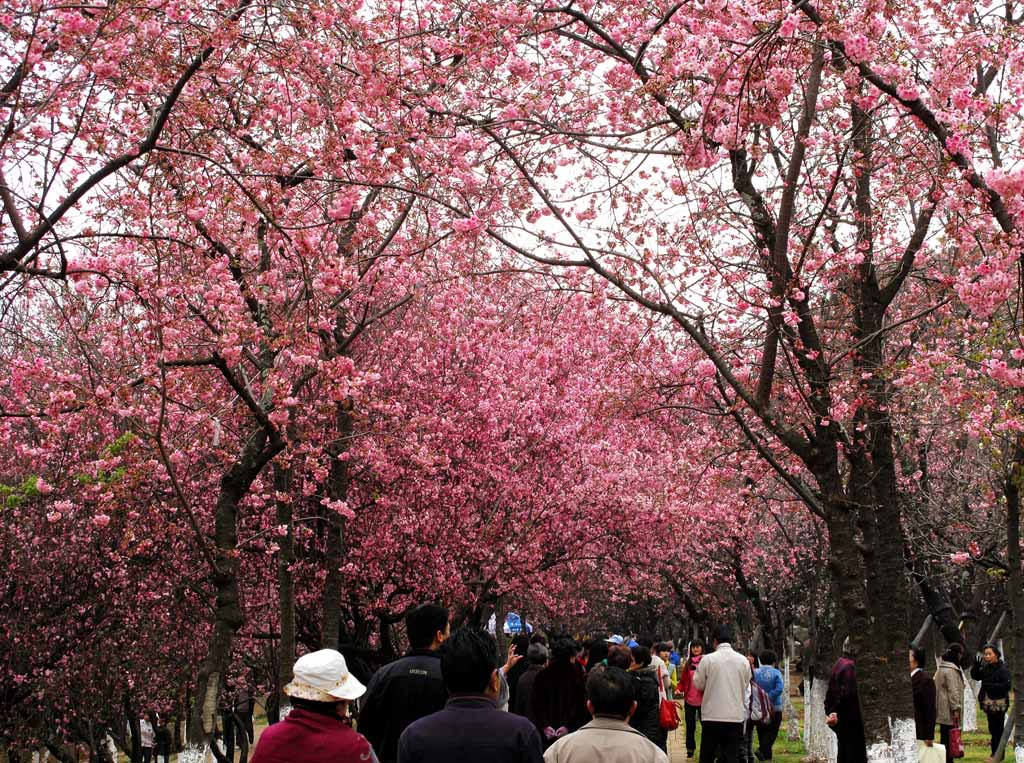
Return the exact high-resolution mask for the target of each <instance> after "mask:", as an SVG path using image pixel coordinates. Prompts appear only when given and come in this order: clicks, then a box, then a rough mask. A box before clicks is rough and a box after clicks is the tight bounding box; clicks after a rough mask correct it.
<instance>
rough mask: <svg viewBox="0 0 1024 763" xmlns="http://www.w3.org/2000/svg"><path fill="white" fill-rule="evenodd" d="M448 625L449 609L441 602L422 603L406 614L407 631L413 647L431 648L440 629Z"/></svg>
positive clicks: (442, 629) (410, 644)
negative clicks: (441, 604) (440, 603)
mask: <svg viewBox="0 0 1024 763" xmlns="http://www.w3.org/2000/svg"><path fill="white" fill-rule="evenodd" d="M447 627H448V610H447V609H445V608H444V607H442V606H440V605H439V604H420V605H419V606H418V607H414V608H413V609H412V610H411V611H410V612H409V614H407V615H406V616H405V632H406V634H407V635H408V636H409V646H411V647H412V648H413V649H429V648H430V646H431V645H432V644H433V643H434V637H435V636H437V632H438V631H444V629H445V628H447Z"/></svg>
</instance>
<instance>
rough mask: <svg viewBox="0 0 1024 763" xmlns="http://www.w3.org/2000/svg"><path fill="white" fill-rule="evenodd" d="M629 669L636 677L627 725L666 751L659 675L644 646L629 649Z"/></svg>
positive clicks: (666, 732) (666, 742)
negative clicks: (633, 709)
mask: <svg viewBox="0 0 1024 763" xmlns="http://www.w3.org/2000/svg"><path fill="white" fill-rule="evenodd" d="M630 653H631V655H630V656H631V657H632V662H631V664H630V667H629V671H630V672H631V673H632V674H633V676H634V677H635V678H636V681H637V683H636V710H635V711H634V713H633V717H632V718H631V719H630V721H629V725H630V726H632V727H633V728H635V729H636V730H637V731H639V732H640V733H641V734H643V735H644V736H645V737H647V738H648V739H650V740H651V741H652V742H654V744H656V745H657V746H658V748H659V749H661V750H664V751H665V752H668V731H666V730H665V729H663V728H662V727H661V689H660V684H661V677H660V676H659V674H658V668H657V667H655V666H654V663H653V661H652V660H651V652H650V650H649V649H648V648H647V647H646V646H634V647H633V648H632V649H630Z"/></svg>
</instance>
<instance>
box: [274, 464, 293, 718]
mask: <svg viewBox="0 0 1024 763" xmlns="http://www.w3.org/2000/svg"><path fill="white" fill-rule="evenodd" d="M274 490H275V492H277V501H276V505H277V523H278V525H280V526H283V527H285V528H287V532H286V533H285V534H284V535H282V536H281V537H280V539H279V540H278V545H279V546H280V550H279V551H278V557H277V590H278V608H279V617H280V620H281V639H280V641H279V642H278V646H277V687H276V688H277V693H278V713H277V716H278V719H281V718H283V717H284V716H285V715H287V710H286V708H287V707H289V702H288V695H286V694H285V693H284V687H285V685H286V684H287V683H288V682H289V681H291V678H292V665H293V663H294V662H295V581H294V579H293V576H292V569H291V568H292V564H293V563H294V562H295V533H294V531H293V528H292V469H291V467H290V466H288V467H283V466H280V465H276V466H275V467H274Z"/></svg>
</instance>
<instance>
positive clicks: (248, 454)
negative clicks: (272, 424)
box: [179, 427, 284, 763]
mask: <svg viewBox="0 0 1024 763" xmlns="http://www.w3.org/2000/svg"><path fill="white" fill-rule="evenodd" d="M283 448H284V443H283V442H282V441H281V440H279V439H276V438H275V439H274V440H272V441H268V435H267V432H266V431H265V430H264V429H263V428H262V427H257V428H256V429H255V430H254V431H253V432H252V433H251V434H250V435H249V437H248V439H247V440H246V441H245V443H244V445H243V446H242V450H241V452H240V453H239V455H238V458H237V459H236V460H235V462H234V463H233V464H232V465H231V468H229V469H228V470H227V472H225V473H224V475H223V477H222V478H221V481H220V489H219V491H218V495H217V503H216V508H215V513H214V545H215V549H214V561H215V563H216V567H217V569H216V571H215V572H214V573H213V575H212V577H213V584H214V586H215V588H216V592H217V595H216V606H215V614H214V624H213V634H212V635H211V637H210V642H209V646H208V647H207V652H206V657H205V658H204V659H203V661H202V663H201V664H200V666H199V673H198V675H197V676H196V682H195V694H194V695H193V702H192V710H191V713H190V715H189V722H188V734H187V736H188V742H187V745H186V750H185V751H183V753H182V755H181V756H179V761H180V763H205V760H206V749H207V748H208V746H209V743H210V739H211V737H212V735H213V730H214V728H215V726H216V715H217V709H218V694H219V692H220V683H221V678H222V677H223V676H224V673H225V671H226V670H227V668H228V666H229V664H230V660H231V649H232V646H233V644H234V638H235V634H236V633H237V632H238V630H239V628H241V627H242V625H243V624H244V622H245V616H244V614H243V612H242V606H241V602H240V600H239V586H238V555H237V545H238V506H239V503H240V502H241V501H242V499H243V498H244V497H245V495H246V494H247V493H248V491H249V488H250V487H251V486H252V483H253V480H255V479H256V477H257V476H258V475H259V473H260V472H261V471H262V469H263V467H265V466H266V465H267V463H269V462H270V460H271V459H272V458H273V457H274V456H275V455H277V454H278V453H279V452H280V451H281V450H282V449H283Z"/></svg>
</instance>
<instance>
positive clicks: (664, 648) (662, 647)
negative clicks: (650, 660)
mask: <svg viewBox="0 0 1024 763" xmlns="http://www.w3.org/2000/svg"><path fill="white" fill-rule="evenodd" d="M654 651H655V653H658V654H660V653H661V652H671V651H672V645H671V644H669V643H668V642H667V641H659V642H658V643H657V644H655V645H654Z"/></svg>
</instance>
